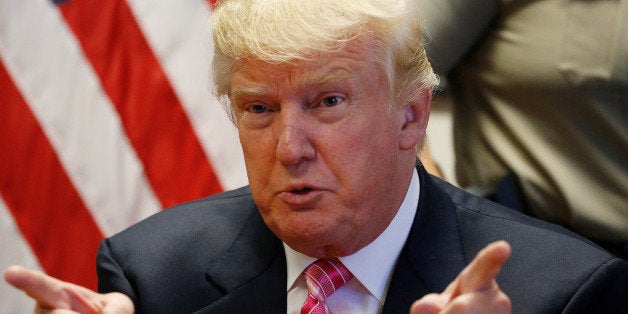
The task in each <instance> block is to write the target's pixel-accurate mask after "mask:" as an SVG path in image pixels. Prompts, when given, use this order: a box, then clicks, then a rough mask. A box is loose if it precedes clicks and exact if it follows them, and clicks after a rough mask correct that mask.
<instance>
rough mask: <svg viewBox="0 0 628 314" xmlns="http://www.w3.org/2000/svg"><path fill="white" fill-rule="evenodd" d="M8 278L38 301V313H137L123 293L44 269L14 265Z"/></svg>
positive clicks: (9, 271) (7, 273) (8, 269)
mask: <svg viewBox="0 0 628 314" xmlns="http://www.w3.org/2000/svg"><path fill="white" fill-rule="evenodd" d="M4 278H5V279H6V281H7V282H8V283H10V284H11V285H13V286H14V287H16V288H18V289H20V290H22V291H24V292H25V293H26V294H28V295H29V296H30V297H31V298H33V299H35V301H36V302H37V304H36V306H35V311H34V313H90V314H92V313H107V314H114V313H115V314H127V313H133V310H134V309H133V302H131V299H129V297H127V296H126V295H124V294H122V293H108V294H99V293H96V292H94V291H92V290H89V289H87V288H84V287H81V286H77V285H75V284H71V283H69V282H65V281H61V280H59V279H56V278H53V277H50V276H48V275H46V274H44V273H42V272H39V271H35V270H30V269H26V268H24V267H21V266H11V267H9V268H7V270H6V271H5V273H4Z"/></svg>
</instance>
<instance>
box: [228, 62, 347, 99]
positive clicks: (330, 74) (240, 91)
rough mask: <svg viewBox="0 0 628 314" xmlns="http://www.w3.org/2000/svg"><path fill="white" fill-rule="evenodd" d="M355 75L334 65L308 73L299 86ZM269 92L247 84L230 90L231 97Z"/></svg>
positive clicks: (333, 80) (340, 80) (323, 82)
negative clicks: (324, 69)
mask: <svg viewBox="0 0 628 314" xmlns="http://www.w3.org/2000/svg"><path fill="white" fill-rule="evenodd" d="M352 77H353V75H352V74H351V71H349V70H348V69H346V68H344V67H334V68H331V69H329V70H326V71H315V72H313V73H308V74H306V75H305V76H304V77H302V78H300V79H299V81H297V83H298V85H297V86H305V87H310V86H319V85H329V84H337V83H340V82H342V81H344V80H347V79H349V78H352ZM267 92H268V89H267V88H265V87H263V86H246V85H238V86H232V88H231V91H230V92H229V97H235V98H238V97H250V96H259V95H264V94H266V93H267Z"/></svg>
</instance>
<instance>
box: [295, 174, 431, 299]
mask: <svg viewBox="0 0 628 314" xmlns="http://www.w3.org/2000/svg"><path fill="white" fill-rule="evenodd" d="M419 193H420V184H419V177H418V174H417V171H416V169H415V170H414V172H413V174H412V180H411V181H410V186H409V187H408V191H407V192H406V197H405V199H404V200H403V203H402V204H401V207H400V208H399V210H398V211H397V214H396V215H395V217H394V218H393V220H392V221H391V222H390V224H389V225H388V227H386V229H385V230H384V232H382V234H380V235H379V237H377V238H376V239H375V240H374V241H373V242H371V243H370V244H368V245H367V246H365V247H364V248H362V249H360V250H359V251H357V252H356V253H354V254H352V255H349V256H344V257H340V258H339V259H340V261H342V263H343V264H344V265H345V266H346V267H347V268H348V269H349V271H351V273H353V275H354V276H355V278H356V279H357V280H358V281H360V283H361V284H362V285H364V287H366V289H367V290H368V291H369V292H370V293H371V294H372V295H373V296H374V297H375V298H377V300H379V302H380V303H384V299H385V297H386V291H387V290H388V285H389V283H390V278H391V277H392V270H393V269H394V267H395V264H396V263H397V258H398V257H399V254H400V253H401V249H402V248H403V246H404V244H405V242H406V239H407V238H408V234H409V233H410V228H411V227H412V222H413V221H414V215H415V214H416V210H417V207H418V203H419ZM283 246H284V251H285V253H286V266H287V271H288V278H287V279H288V282H287V290H288V291H290V290H291V289H292V288H293V287H294V284H295V282H296V281H297V279H298V278H299V276H300V275H301V273H302V272H303V271H304V270H305V268H306V267H307V266H308V265H310V264H311V263H312V262H314V261H315V260H316V259H315V258H312V257H309V256H307V255H304V254H301V253H299V252H297V251H295V250H293V249H292V248H291V247H290V246H288V245H287V244H285V243H284V244H283Z"/></svg>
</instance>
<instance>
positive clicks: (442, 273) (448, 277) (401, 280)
mask: <svg viewBox="0 0 628 314" xmlns="http://www.w3.org/2000/svg"><path fill="white" fill-rule="evenodd" d="M417 170H418V172H419V177H420V180H421V195H420V199H419V205H418V209H417V213H416V215H415V218H414V222H413V224H412V228H411V229H410V234H409V235H408V240H407V241H406V244H405V246H404V248H403V250H402V252H401V254H400V256H399V260H398V261H397V265H396V267H395V271H394V272H393V276H392V279H391V283H390V286H389V288H388V293H387V296H386V302H385V303H384V308H383V311H382V312H383V313H408V311H409V309H410V306H411V305H412V303H413V302H414V301H416V300H417V299H419V298H421V297H422V296H424V295H426V294H428V293H432V292H441V291H443V290H444V289H445V288H446V287H447V285H448V284H449V283H450V282H452V281H453V280H454V279H455V278H456V276H457V275H458V273H459V272H460V271H461V270H462V269H463V268H464V267H465V265H466V263H465V259H464V255H463V251H462V245H461V239H460V231H459V227H458V222H457V216H456V209H455V206H454V204H453V202H452V200H451V197H450V196H449V195H448V194H447V193H446V192H445V191H444V190H442V189H441V188H439V187H438V186H437V185H436V183H435V182H434V181H433V179H432V178H431V177H430V175H429V174H427V172H426V171H425V169H424V168H423V167H422V166H418V167H417Z"/></svg>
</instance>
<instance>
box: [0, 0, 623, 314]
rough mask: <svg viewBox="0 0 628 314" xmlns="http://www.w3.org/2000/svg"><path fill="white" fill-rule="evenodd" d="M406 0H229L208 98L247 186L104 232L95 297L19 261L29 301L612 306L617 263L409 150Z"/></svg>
mask: <svg viewBox="0 0 628 314" xmlns="http://www.w3.org/2000/svg"><path fill="white" fill-rule="evenodd" d="M417 14H419V12H418V7H417V6H416V2H414V1H404V0H344V1H340V0H334V1H331V0H316V1H303V0H283V1H267V0H225V1H220V2H219V3H218V4H217V6H216V9H215V11H214V13H213V24H212V26H213V28H212V31H213V38H214V44H215V52H214V63H213V74H214V79H215V84H216V95H217V96H218V97H220V98H222V99H224V100H225V102H226V108H227V110H228V111H229V113H230V114H231V116H232V118H233V121H234V123H235V125H236V126H237V129H238V131H239V137H240V144H241V146H242V149H243V152H244V158H245V163H246V170H247V174H248V178H249V184H250V185H249V186H247V187H243V188H240V189H237V190H233V191H228V192H225V193H222V194H218V195H215V196H212V197H209V198H205V199H201V200H198V201H194V202H191V203H187V204H182V205H180V206H176V207H174V208H171V209H169V210H167V211H163V212H161V213H158V214H156V215H154V216H152V217H150V218H148V219H146V220H144V221H142V222H140V223H138V224H136V225H134V226H132V227H130V228H129V229H127V230H125V231H123V232H121V233H119V234H117V235H115V236H113V237H111V238H108V239H105V240H104V241H103V242H102V244H101V247H100V249H99V253H98V258H97V260H98V276H99V292H100V294H99V293H96V292H93V291H89V290H87V289H85V288H82V287H78V286H75V285H72V284H70V283H66V282H62V281H59V280H57V279H54V278H51V277H49V276H47V275H45V274H43V273H39V272H35V271H31V270H27V269H24V268H21V267H18V266H15V267H11V268H9V269H8V270H7V271H6V272H5V278H6V279H7V281H9V282H10V283H11V284H13V285H15V286H16V287H18V288H20V289H22V290H24V291H25V292H26V293H28V294H29V295H31V296H32V297H33V298H34V299H35V300H37V311H39V312H46V311H50V310H52V309H66V310H72V311H75V312H83V313H100V312H102V313H132V312H135V313H192V312H194V313H259V312H263V313H329V312H330V311H331V312H334V313H408V312H410V313H437V312H442V313H462V312H469V311H471V312H475V313H510V312H511V310H512V311H514V312H521V313H550V312H566V313H580V312H587V311H592V310H598V309H601V310H603V312H605V313H614V312H616V313H619V312H621V311H624V310H625V309H626V307H627V306H628V300H626V298H625V297H624V296H625V295H626V294H627V292H628V287H627V286H626V285H625V282H626V280H627V279H628V263H627V262H626V261H623V260H621V259H617V258H615V257H613V256H612V255H610V254H609V253H608V252H606V251H603V250H601V249H599V248H598V247H596V246H594V245H592V244H591V243H589V242H588V241H587V240H586V239H584V238H582V237H579V236H578V235H576V234H574V233H571V232H569V231H567V230H565V229H562V228H560V227H558V226H555V225H551V224H549V223H546V222H542V221H539V220H535V219H532V218H530V217H527V216H525V215H523V214H520V213H518V212H516V211H513V210H510V209H508V208H505V207H501V206H499V205H496V204H494V203H492V202H489V201H487V200H485V199H483V198H480V197H477V196H473V195H471V194H468V193H466V192H464V191H463V190H461V189H458V188H456V187H454V186H452V185H450V184H448V183H446V182H444V181H442V180H439V179H437V178H435V177H432V176H430V175H429V174H428V173H427V172H426V171H425V169H424V168H423V166H422V165H421V164H420V163H417V161H416V155H417V150H420V148H421V144H422V143H423V139H424V137H425V129H426V125H427V121H428V117H429V108H430V102H431V93H432V89H433V87H434V86H435V85H436V84H437V82H438V80H437V78H436V76H435V74H434V72H433V71H432V68H431V66H430V63H429V62H428V61H427V58H426V55H425V51H424V49H423V47H422V43H421V36H420V28H419V25H420V23H419V21H418V19H416V16H417Z"/></svg>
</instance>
